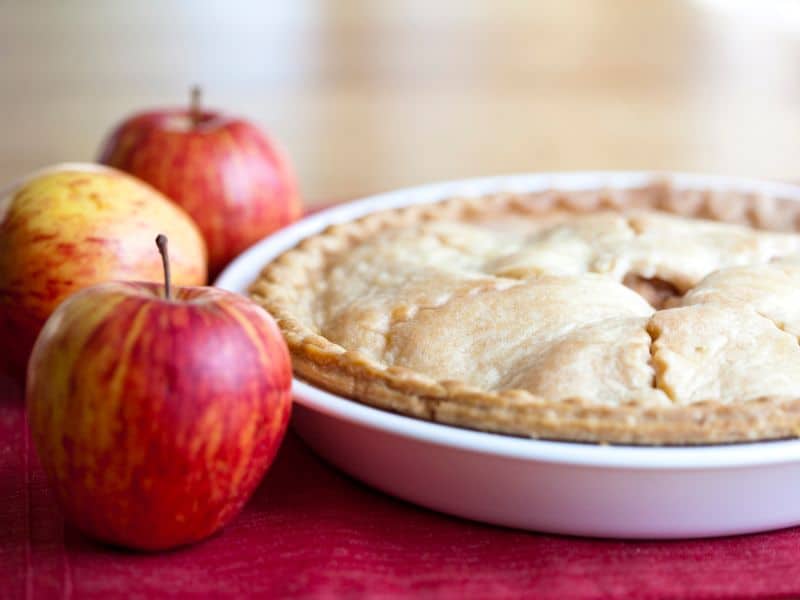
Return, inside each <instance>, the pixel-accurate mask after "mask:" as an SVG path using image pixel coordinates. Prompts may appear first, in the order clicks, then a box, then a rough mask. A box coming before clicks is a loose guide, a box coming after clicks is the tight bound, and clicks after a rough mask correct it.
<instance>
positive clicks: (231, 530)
mask: <svg viewBox="0 0 800 600" xmlns="http://www.w3.org/2000/svg"><path fill="white" fill-rule="evenodd" d="M0 495H1V497H2V504H0V597H2V598H22V597H24V598H49V597H65V598H71V597H75V598H95V597H96V598H108V597H118V596H120V595H124V596H126V597H140V598H169V597H185V596H187V595H190V596H191V595H193V596H199V597H208V596H212V597H219V596H232V597H237V598H241V597H248V596H251V595H252V596H258V597H274V598H289V597H298V598H339V597H348V598H351V597H380V598H417V597H437V598H503V597H536V598H558V599H568V598H681V599H690V598H776V597H787V598H791V597H800V528H797V529H786V530H782V531H777V532H773V533H768V534H761V535H750V536H739V537H732V538H724V539H716V540H694V541H681V542H626V541H613V540H590V539H579V538H569V537H561V536H556V535H540V534H535V533H527V532H522V531H513V530H508V529H502V528H499V527H492V526H488V525H482V524H478V523H472V522H468V521H464V520H460V519H457V518H453V517H448V516H445V515H441V514H438V513H435V512H432V511H428V510H425V509H422V508H417V507H415V506H413V505H410V504H407V503H405V502H402V501H399V500H395V499H393V498H391V497H389V496H386V495H384V494H382V493H380V492H377V491H374V490H372V489H370V488H368V487H366V486H364V485H361V484H360V483H358V482H356V481H354V480H352V479H350V478H348V477H347V476H345V475H343V474H341V473H339V472H338V471H336V470H335V469H333V468H331V467H329V466H328V465H326V464H325V463H324V462H323V461H321V460H320V459H319V458H317V457H316V456H315V455H314V454H313V453H312V452H311V451H310V450H309V449H308V448H307V447H306V446H305V445H304V444H303V442H302V441H300V440H299V438H298V437H296V436H295V435H294V434H292V433H290V434H289V435H288V437H287V439H286V441H285V443H284V445H283V447H282V448H281V451H280V453H279V455H278V458H277V460H276V462H275V464H274V465H273V467H272V468H271V470H270V471H269V473H268V474H267V476H266V477H265V479H264V481H263V482H262V484H261V486H260V487H259V488H258V490H257V491H256V493H255V495H254V496H253V498H252V499H251V500H250V502H249V504H248V505H247V506H246V508H245V509H244V511H243V512H242V514H241V515H239V517H238V518H236V519H235V520H234V522H233V523H231V524H230V525H229V526H228V527H227V528H226V529H224V530H223V531H222V532H221V533H220V534H218V535H216V536H214V537H212V538H211V539H209V540H207V541H205V542H202V543H199V544H197V545H195V546H191V547H188V548H184V549H181V550H175V551H172V552H167V553H160V554H142V553H135V552H127V551H123V550H119V549H115V548H110V547H107V546H104V545H102V544H98V543H95V542H93V541H91V540H89V539H87V538H85V537H83V536H82V535H81V534H80V533H78V532H76V531H75V530H73V529H72V528H70V527H69V526H68V525H66V524H65V523H64V522H63V520H62V518H61V514H60V512H59V509H58V507H57V506H56V504H55V502H54V498H53V494H52V493H51V492H50V490H49V489H48V486H47V483H46V481H45V479H44V475H43V473H42V471H41V469H40V467H39V465H38V462H37V459H36V455H35V452H34V449H33V447H32V444H31V440H30V436H29V433H28V428H27V424H26V420H25V411H24V406H23V401H22V393H21V390H20V389H19V387H17V386H16V385H15V384H13V383H11V382H10V381H8V380H7V379H0Z"/></svg>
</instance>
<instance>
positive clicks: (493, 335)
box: [249, 181, 800, 445]
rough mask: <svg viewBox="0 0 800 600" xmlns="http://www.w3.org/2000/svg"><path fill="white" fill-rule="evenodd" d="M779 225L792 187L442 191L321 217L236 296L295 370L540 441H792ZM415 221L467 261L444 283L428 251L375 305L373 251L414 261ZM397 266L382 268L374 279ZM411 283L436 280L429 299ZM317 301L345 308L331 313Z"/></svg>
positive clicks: (343, 388) (791, 331)
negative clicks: (260, 310)
mask: <svg viewBox="0 0 800 600" xmlns="http://www.w3.org/2000/svg"><path fill="white" fill-rule="evenodd" d="M592 219H594V220H592ZM693 219H702V221H694V220H693ZM708 221H712V222H713V221H716V222H719V223H723V224H733V226H728V225H720V224H718V223H709V222H708ZM448 227H453V228H455V229H454V230H453V231H455V233H454V234H453V236H454V237H453V239H451V238H450V237H448V236H450V233H448V232H449V230H448V229H447V228H448ZM506 227H507V228H509V229H508V231H509V233H506V230H505V229H504V228H506ZM527 227H530V228H531V230H532V231H534V232H535V235H534V234H531V235H530V236H528V237H526V235H527V234H526V231H527V230H526V228H527ZM704 228H705V229H704ZM472 229H476V230H477V229H483V230H486V231H488V232H489V234H487V235H488V236H489V237H487V239H489V240H490V241H489V242H487V243H488V244H489V245H490V246H491V243H493V242H491V240H492V239H495V238H496V239H498V240H501V241H502V243H500V246H498V248H499V249H498V248H494V246H492V247H491V248H490V249H489V250H483V249H481V250H480V251H479V252H477V255H478V259H480V260H478V259H476V260H477V261H478V262H477V263H475V264H478V266H477V267H476V266H475V265H474V264H473V263H471V262H469V261H471V260H472V254H471V253H474V252H475V247H479V244H478V243H476V244H475V245H474V247H473V245H471V244H464V242H463V240H462V239H461V238H460V237H459V236H460V235H461V233H459V232H461V231H462V230H463V231H466V232H467V233H465V234H464V235H466V236H467V237H466V238H464V239H465V240H466V241H467V242H471V240H472V238H470V237H469V235H472V234H471V233H470V232H471V231H472ZM606 229H607V230H608V231H606ZM617 230H619V231H617ZM757 230H762V231H757ZM796 231H800V203H798V202H797V201H795V200H792V199H789V198H778V197H771V196H769V197H768V196H763V195H758V194H754V193H745V192H737V191H722V192H720V191H714V190H707V189H678V188H675V187H673V186H672V185H671V184H670V183H669V182H666V181H664V182H657V183H653V184H650V185H647V186H642V187H637V188H632V189H603V190H600V189H598V190H587V191H557V190H550V191H545V192H536V193H528V194H507V193H502V194H492V195H487V196H482V197H463V198H462V197H458V198H450V199H446V200H443V201H440V202H437V203H435V204H426V205H414V206H409V207H404V208H399V209H393V210H386V211H382V212H377V213H373V214H370V215H368V216H366V217H363V218H360V219H358V220H355V221H352V222H349V223H345V224H341V225H334V226H331V227H329V228H327V229H326V230H324V231H323V232H321V233H319V234H317V235H314V236H312V237H310V238H307V239H305V240H304V241H302V242H301V243H300V244H299V245H298V246H297V247H295V248H293V249H291V250H289V251H287V252H285V253H284V254H282V255H281V256H279V257H278V258H276V259H275V260H274V261H272V262H271V263H270V264H268V265H266V266H265V267H264V269H263V270H262V272H261V274H260V276H259V278H258V279H257V280H256V281H255V282H254V283H253V284H252V285H251V287H250V290H249V291H250V295H251V297H252V298H253V299H254V300H255V301H257V302H258V303H259V304H261V305H262V306H263V307H264V308H265V309H267V310H268V311H269V312H270V313H271V314H272V315H273V316H274V317H275V319H276V320H277V322H278V325H279V326H280V328H281V330H282V332H283V334H284V336H285V338H286V341H287V343H288V345H289V349H290V351H291V354H292V362H293V368H294V371H295V373H296V374H297V375H298V376H299V377H301V378H303V379H305V380H307V381H309V382H310V383H312V384H314V385H317V386H319V387H321V388H324V389H326V390H329V391H332V392H334V393H337V394H340V395H342V396H345V397H348V398H351V399H354V400H358V401H361V402H363V403H366V404H369V405H372V406H375V407H378V408H382V409H387V410H391V411H395V412H398V413H402V414H405V415H410V416H413V417H418V418H421V419H427V420H431V421H436V422H440V423H445V424H449V425H455V426H462V427H468V428H472V429H478V430H484V431H490V432H496V433H503V434H512V435H520V436H529V437H533V438H542V439H555V440H570V441H583V442H597V443H624V444H645V445H662V444H716V443H727V442H740V441H752V440H767V439H779V438H788V437H796V436H798V435H800V344H798V336H800V235H795V232H796ZM416 232H419V235H420V239H422V236H427V237H426V238H425V239H426V240H433V242H431V243H434V244H435V243H439V242H437V240H439V241H440V242H441V244H442V245H444V246H447V245H448V244H450V245H452V246H453V247H454V248H455V250H454V252H456V254H453V255H452V256H454V257H455V259H453V260H455V261H456V262H458V260H460V258H458V257H460V256H461V255H462V254H463V255H464V256H465V257H466V258H465V259H464V260H465V261H466V262H465V264H469V265H471V266H467V267H464V268H463V269H462V270H461V271H459V270H458V269H460V268H461V267H453V268H454V269H456V271H457V276H456V277H455V278H454V279H453V281H450V279H449V275H448V271H447V270H446V269H447V268H449V267H448V265H447V263H448V261H450V259H449V258H448V257H449V256H450V255H446V256H445V255H443V256H444V258H442V259H441V261H442V264H443V265H445V270H444V271H442V273H444V275H442V276H441V277H440V276H439V272H436V273H434V274H431V273H428V271H424V272H425V273H426V275H425V277H422V279H421V281H420V282H416V280H415V275H414V273H415V271H413V269H412V270H411V271H402V272H400V274H399V275H398V276H397V277H395V279H394V280H392V281H391V282H390V283H389V284H387V286H388V287H387V288H386V289H387V290H389V291H388V292H387V293H386V294H383V295H381V294H378V296H377V300H375V299H374V298H372V297H371V296H370V294H371V291H370V285H371V284H374V282H375V281H378V279H375V278H376V277H379V278H380V277H383V274H382V273H380V272H379V271H380V269H379V268H378V267H380V263H375V260H377V259H375V258H373V257H374V256H381V257H382V256H383V254H380V253H381V252H389V256H395V259H392V260H395V262H396V263H397V264H400V263H402V264H403V265H405V262H403V261H405V260H406V258H405V257H407V256H408V254H409V253H408V251H407V250H408V249H409V248H417V247H419V248H420V250H419V254H420V256H421V257H412V258H413V260H417V261H418V263H419V264H420V265H422V266H423V267H424V266H425V265H427V264H428V262H426V261H427V258H426V257H425V252H426V250H425V247H426V246H425V244H423V243H422V242H420V244H419V245H417V246H414V245H413V244H412V245H406V246H402V244H401V242H402V240H406V241H405V242H402V243H406V244H409V243H411V242H408V239H409V236H411V238H410V239H411V240H412V242H413V236H415V235H417V233H416ZM442 232H444V233H442ZM498 232H499V234H498ZM598 232H599V233H598ZM475 235H477V236H478V237H477V238H475V239H476V240H478V242H480V240H482V239H483V238H481V237H480V234H478V233H476V234H475ZM492 236H494V237H492ZM537 236H538V237H537ZM581 236H582V237H581ZM604 236H605V237H604ZM545 238H546V240H545ZM508 239H513V240H517V241H516V242H514V243H516V244H517V245H516V246H514V245H513V244H511V242H508V244H510V245H506V246H503V244H506V242H507V240H508ZM395 240H401V241H400V242H397V241H395ZM453 240H455V241H453ZM519 240H523V241H522V242H520V241H519ZM531 240H534V241H533V242H532V241H531ZM542 240H545V241H542ZM552 240H554V241H552ZM576 240H577V241H576ZM625 240H627V241H625ZM631 240H632V241H631ZM426 243H427V242H426ZM480 243H483V242H480ZM498 243H499V242H498ZM397 244H401V245H399V246H398V245H397ZM459 244H462V246H464V247H461V246H459ZM604 244H605V245H604ZM615 244H616V245H615ZM488 247H489V246H487V248H488ZM359 248H360V249H361V250H359ZM393 248H394V250H393ZM398 248H399V250H398ZM480 248H483V247H482V246H480ZM492 248H494V250H492ZM509 248H513V249H514V251H513V252H511V251H508V249H509ZM587 248H588V250H587ZM598 248H604V250H603V252H604V253H603V252H600V251H599V250H597V249H598ZM445 250H446V251H447V252H449V249H447V248H446V249H445ZM358 252H361V254H360V255H359V254H358ZM392 252H394V254H392ZM443 252H444V251H443ZM459 252H460V253H461V254H458V253H459ZM493 252H494V254H492V253H493ZM587 252H589V254H587ZM592 253H594V254H592ZM414 254H417V252H416V250H415V251H414ZM445 254H446V252H445ZM359 256H364V257H366V258H365V259H364V260H365V261H367V262H369V261H372V263H374V264H372V263H371V266H367V267H365V268H367V269H370V268H371V269H372V271H370V273H371V275H369V277H372V278H373V279H372V280H370V279H369V277H368V278H367V279H365V280H359V277H360V276H359V273H360V272H361V270H362V269H361V267H360V265H361V264H362V263H360V262H359V260H360V259H359V258H358V257H359ZM587 256H588V258H587ZM354 257H355V258H354ZM398 257H399V258H398ZM623 259H624V260H623ZM348 260H349V261H350V262H347V261H348ZM409 260H411V259H409ZM431 260H434V259H433V258H432V259H431ZM436 260H440V259H438V258H437V259H436ZM481 261H482V262H481ZM434 262H435V261H434ZM450 262H452V261H450ZM473 262H474V261H473ZM365 264H366V263H365ZM487 265H489V266H490V267H491V268H489V266H487ZM637 265H638V266H637ZM653 265H656V266H657V267H658V268H656V269H655V270H654V269H653V268H652V267H653ZM425 268H427V267H425ZM348 269H349V271H348ZM376 269H378V270H376ZM398 269H401V267H398V266H397V265H396V264H395V263H391V264H389V263H386V273H387V275H386V277H387V278H389V279H391V278H392V277H393V273H394V271H397V270H398ZM402 269H406V266H403V267H402ZM470 269H472V271H470ZM487 269H488V271H487ZM393 270H394V271H393ZM467 271H470V272H469V273H468V274H465V273H467ZM426 278H427V279H426ZM397 281H400V283H399V284H398V283H397ZM426 281H430V282H431V283H430V286H433V287H436V286H444V288H443V289H445V290H446V292H447V293H444V294H443V295H442V294H440V295H438V296H437V295H436V294H433V293H432V292H431V293H427V292H426V285H428V284H426ZM398 285H399V286H400V287H397V286H398ZM358 286H361V287H358ZM392 286H394V287H392ZM414 286H417V287H416V288H414V291H413V294H411V292H408V290H409V289H410V288H411V287H414ZM448 286H449V287H448ZM548 286H549V287H548ZM564 286H567V287H564ZM362 288H363V292H358V290H360V289H362ZM417 288H418V289H417ZM398 289H399V290H401V291H402V293H401V294H400V293H399V292H398V294H399V295H398V296H397V298H396V301H395V299H394V298H393V296H392V293H393V292H392V290H398ZM437 289H438V288H437ZM352 290H356V291H352ZM795 290H797V291H795ZM381 293H382V292H381ZM342 294H344V295H342ZM347 294H350V296H347ZM353 294H356V295H358V294H363V296H364V298H368V296H369V298H371V299H369V298H368V300H364V301H363V302H362V301H361V299H360V298H359V297H353ZM409 294H411V296H409ZM414 294H416V295H414ZM340 296H341V297H340ZM434 296H436V297H435V298H434ZM409 298H412V300H413V299H414V298H416V299H417V300H419V299H423V300H422V301H420V302H410V301H409ZM331 299H333V300H331ZM330 302H338V303H339V304H340V305H341V306H345V308H346V309H343V310H339V312H338V313H336V316H333V317H332V316H331V315H332V314H333V313H331V312H330V311H329V309H330V304H326V303H330ZM370 303H371V304H370ZM376 303H377V304H376ZM381 303H382V304H381ZM337 306H338V305H337ZM376 306H377V307H378V308H377V309H376V308H375V307H376ZM326 311H328V312H326ZM320 315H322V316H320ZM342 315H344V316H342ZM336 319H338V321H337V320H336ZM573 321H574V322H573ZM340 331H341V332H344V333H342V334H341V335H340V333H339V332H340ZM353 332H355V333H353ZM487 332H488V333H487ZM484 334H485V335H484ZM331 337H333V338H334V339H331ZM478 337H480V338H481V340H483V341H480V340H478V339H477V338H478ZM480 344H483V346H481V345H480ZM498 348H499V349H498ZM495 356H498V357H499V359H498V361H499V362H497V363H495V362H492V361H494V360H495V359H494V357H495ZM509 356H511V358H509ZM512 359H513V360H512ZM504 361H505V362H504ZM509 361H510V362H509ZM440 363H441V364H440ZM512 363H513V366H514V368H513V369H509V368H508V366H509V364H512ZM497 364H500V367H501V368H494V367H495V366H496V365H497ZM648 373H649V375H648ZM453 374H456V376H453ZM487 382H488V383H487ZM532 390H539V392H535V391H532ZM542 390H545V391H546V393H543V392H542ZM547 390H553V392H552V393H550V392H547Z"/></svg>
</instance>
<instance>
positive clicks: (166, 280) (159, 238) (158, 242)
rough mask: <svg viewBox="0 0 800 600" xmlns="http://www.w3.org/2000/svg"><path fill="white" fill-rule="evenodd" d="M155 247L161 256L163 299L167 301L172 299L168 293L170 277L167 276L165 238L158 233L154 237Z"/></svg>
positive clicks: (167, 254) (167, 256) (167, 263)
mask: <svg viewBox="0 0 800 600" xmlns="http://www.w3.org/2000/svg"><path fill="white" fill-rule="evenodd" d="M156 246H158V252H159V253H160V254H161V264H162V265H163V266H164V298H166V299H167V300H171V299H172V294H171V293H170V276H169V253H168V252H167V236H165V235H164V234H163V233H159V234H158V235H157V236H156Z"/></svg>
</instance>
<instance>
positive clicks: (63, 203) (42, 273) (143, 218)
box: [0, 164, 207, 377]
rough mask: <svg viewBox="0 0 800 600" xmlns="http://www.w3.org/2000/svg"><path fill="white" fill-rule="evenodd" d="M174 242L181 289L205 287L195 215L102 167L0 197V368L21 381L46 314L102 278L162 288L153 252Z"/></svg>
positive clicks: (55, 176)
mask: <svg viewBox="0 0 800 600" xmlns="http://www.w3.org/2000/svg"><path fill="white" fill-rule="evenodd" d="M160 231H163V232H165V233H166V234H168V235H169V237H170V239H171V240H172V251H173V277H174V279H175V282H176V283H177V284H181V285H202V284H204V283H205V282H206V269H207V264H206V248H205V244H204V242H203V239H202V236H201V234H200V232H199V231H198V229H197V227H196V226H195V224H194V223H193V222H192V220H191V218H190V217H189V216H188V215H187V214H186V213H185V212H184V211H183V210H182V209H181V208H179V207H177V206H175V205H174V204H173V203H172V202H170V201H168V200H167V199H166V198H165V197H164V196H163V195H162V194H161V193H159V192H157V191H156V190H154V189H153V188H152V187H150V186H149V185H147V184H145V183H143V182H141V181H138V180H136V179H135V178H133V177H131V176H129V175H127V174H125V173H122V172H121V171H117V170H115V169H109V168H106V167H100V166H97V165H87V164H64V165H57V166H55V167H51V168H49V169H45V170H43V171H41V172H37V173H34V174H32V175H30V176H28V177H26V178H25V179H24V180H23V181H22V182H21V183H18V184H15V185H12V186H11V187H10V188H9V189H8V190H6V191H5V192H0V370H2V371H5V372H7V373H9V374H11V375H15V376H18V377H19V376H22V375H23V374H24V369H25V364H26V362H27V359H28V355H29V353H30V350H31V347H32V346H33V343H34V340H35V339H36V335H37V334H38V333H39V330H40V329H41V327H42V325H43V324H44V322H45V320H46V319H47V317H48V316H49V315H50V313H51V312H52V311H53V310H54V309H55V307H56V306H57V305H58V304H59V303H60V302H61V301H62V300H64V298H66V297H67V296H68V295H69V294H71V293H72V292H75V291H76V290H79V289H81V288H84V287H86V286H89V285H92V284H94V283H98V282H101V281H109V280H112V279H132V280H143V281H160V280H161V277H162V275H161V264H160V261H159V259H158V256H157V255H154V253H153V250H152V239H153V237H154V236H155V235H156V234H157V233H158V232H160Z"/></svg>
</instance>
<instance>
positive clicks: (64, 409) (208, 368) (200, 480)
mask: <svg viewBox="0 0 800 600" xmlns="http://www.w3.org/2000/svg"><path fill="white" fill-rule="evenodd" d="M162 289H163V288H162V287H161V286H159V285H155V284H151V283H133V282H111V283H105V284H99V285H97V286H93V287H91V288H87V289H85V290H83V291H80V292H78V293H77V294H75V295H73V296H71V297H70V298H69V299H68V300H66V301H65V302H64V303H63V304H62V305H61V306H59V307H58V309H56V311H55V312H54V313H53V315H52V316H51V317H50V319H49V320H48V322H47V324H46V325H45V327H44V329H43V330H42V333H41V335H40V336H39V338H38V340H37V341H36V345H35V346H34V350H33V354H32V355H31V360H30V364H29V366H28V385H27V389H26V402H27V409H28V415H29V422H30V427H31V431H32V434H33V440H34V442H35V446H36V450H37V453H38V455H39V458H40V460H41V463H42V465H43V467H44V470H45V472H46V473H47V476H48V479H49V481H50V482H51V484H52V485H53V487H54V489H55V491H56V495H57V497H58V499H59V501H60V503H61V506H62V507H63V509H64V513H65V516H66V518H67V519H68V520H69V521H70V522H72V523H73V524H74V525H75V526H76V527H77V528H78V529H80V530H81V531H83V532H85V533H86V534H88V535H90V536H91V537H94V538H97V539H99V540H102V541H106V542H110V543H113V544H116V545H120V546H125V547H129V548H136V549H141V550H163V549H167V548H173V547H176V546H181V545H184V544H188V543H191V542H195V541H198V540H200V539H203V538H205V537H207V536H209V535H211V534H212V533H214V532H215V531H217V530H218V529H219V528H220V527H222V526H224V525H225V524H226V523H227V522H229V521H230V520H231V519H232V518H233V517H234V516H235V515H236V514H237V513H238V512H239V510H240V509H241V508H242V506H243V505H244V503H245V502H246V501H247V499H248V498H249V497H250V495H251V494H252V492H253V490H254V489H255V487H256V486H257V484H258V483H259V481H260V480H261V478H262V476H263V475H264V473H265V472H266V470H267V468H268V467H269V465H270V463H271V462H272V460H273V458H274V457H275V453H276V452H277V450H278V447H279V446H280V443H281V440H282V438H283V435H284V433H285V431H286V426H287V423H288V420H289V415H290V411H291V392H290V387H291V363H290V359H289V352H288V350H287V348H286V344H285V342H284V341H283V338H282V336H281V333H280V331H279V330H278V328H277V326H276V325H275V322H274V321H273V320H272V318H271V317H270V316H269V315H268V314H267V313H266V311H264V310H263V309H261V308H260V307H259V306H257V305H256V304H255V303H253V302H251V301H250V300H248V299H247V298H244V297H242V296H238V295H236V294H233V293H232V292H226V291H224V290H220V289H216V288H210V287H202V288H176V289H175V290H174V295H173V299H172V300H166V299H164V298H162Z"/></svg>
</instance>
